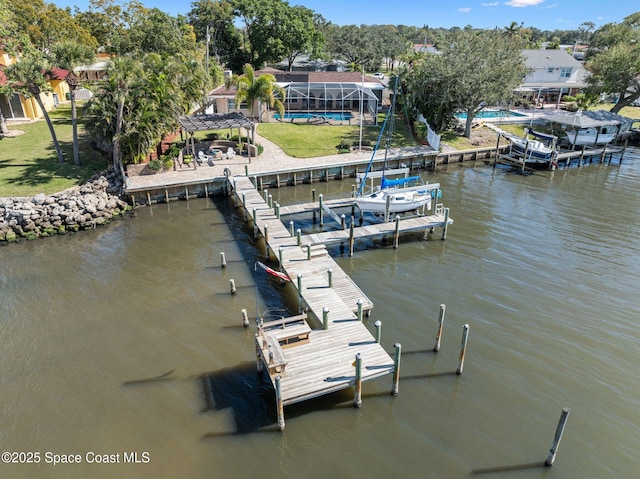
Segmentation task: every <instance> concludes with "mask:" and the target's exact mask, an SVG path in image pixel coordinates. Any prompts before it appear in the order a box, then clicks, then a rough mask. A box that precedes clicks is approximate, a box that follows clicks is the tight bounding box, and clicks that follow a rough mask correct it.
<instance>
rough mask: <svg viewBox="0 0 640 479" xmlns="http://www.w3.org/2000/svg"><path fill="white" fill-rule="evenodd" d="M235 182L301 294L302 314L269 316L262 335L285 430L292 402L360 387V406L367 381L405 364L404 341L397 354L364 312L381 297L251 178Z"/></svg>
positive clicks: (264, 362)
mask: <svg viewBox="0 0 640 479" xmlns="http://www.w3.org/2000/svg"><path fill="white" fill-rule="evenodd" d="M230 182H231V183H232V185H233V191H234V196H235V199H236V201H237V205H238V207H241V208H243V209H244V212H245V217H246V218H247V220H250V221H252V223H253V227H254V234H255V235H256V236H257V235H262V236H264V239H265V243H266V245H267V248H268V252H269V253H270V254H273V256H275V257H276V258H278V263H279V269H280V271H281V272H284V273H286V274H287V275H288V276H289V278H291V282H292V284H293V285H294V287H295V288H296V290H297V292H298V297H299V309H300V314H299V315H298V316H294V317H291V318H282V319H281V320H276V321H272V322H264V323H261V324H260V325H259V326H258V331H257V332H256V336H255V345H256V361H257V368H258V370H259V371H262V372H263V373H264V372H266V373H267V374H268V375H269V378H270V380H271V383H272V385H273V387H274V389H275V391H276V402H277V411H278V426H279V427H280V429H281V430H282V429H284V410H283V408H284V406H286V405H290V404H295V403H297V402H301V401H305V400H308V399H312V398H315V397H318V396H322V395H325V394H329V393H332V392H335V391H339V390H342V389H346V388H349V387H352V386H355V390H356V393H355V397H354V405H356V406H359V405H360V403H361V396H360V394H361V393H360V391H361V384H362V382H364V381H369V380H372V379H376V378H379V377H382V376H385V375H388V374H394V373H396V372H397V371H398V367H397V365H398V361H399V350H400V345H396V357H395V358H392V357H391V356H390V355H389V354H388V353H387V352H386V351H385V350H384V348H383V347H382V346H381V345H380V344H379V343H378V342H377V341H376V338H374V337H373V336H372V335H371V333H370V332H369V330H368V329H367V328H366V326H365V325H364V323H363V316H364V315H365V314H366V313H368V312H369V311H371V309H372V308H373V303H372V302H371V300H370V299H369V298H367V297H366V295H365V294H364V293H363V292H362V290H360V288H358V286H357V285H356V284H355V283H354V282H353V280H352V279H351V278H350V277H349V276H348V275H347V274H346V272H344V271H343V270H342V269H341V268H340V267H339V266H338V264H337V263H336V262H335V261H334V260H333V258H331V256H330V255H329V254H328V252H327V250H326V248H325V247H324V245H321V244H319V246H316V247H314V248H311V247H310V246H307V245H306V244H305V246H301V245H300V244H299V241H298V238H297V237H295V236H292V235H291V232H290V231H289V230H288V229H287V228H286V227H285V225H284V224H283V223H282V220H281V219H280V218H278V215H276V214H275V212H274V208H273V207H272V206H270V205H269V204H268V200H265V197H264V196H266V194H265V195H264V196H263V195H261V194H260V192H259V191H258V190H256V188H255V186H254V185H253V183H252V182H251V181H250V179H249V178H247V177H246V176H237V177H233V178H230ZM394 388H395V391H396V392H397V374H394V386H393V388H392V392H393V390H394Z"/></svg>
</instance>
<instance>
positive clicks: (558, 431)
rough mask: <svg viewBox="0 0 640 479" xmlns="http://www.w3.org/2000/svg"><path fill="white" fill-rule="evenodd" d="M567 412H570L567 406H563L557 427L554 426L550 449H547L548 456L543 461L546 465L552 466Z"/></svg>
mask: <svg viewBox="0 0 640 479" xmlns="http://www.w3.org/2000/svg"><path fill="white" fill-rule="evenodd" d="M569 412H571V411H570V410H569V408H566V407H565V408H563V409H562V413H561V414H560V420H559V421H558V427H556V434H555V436H554V437H553V444H552V445H551V449H550V450H549V456H548V457H547V460H546V461H544V465H545V466H547V467H551V466H553V462H554V461H555V460H556V453H557V452H558V446H560V439H562V434H563V433H564V428H565V426H566V425H567V418H568V417H569Z"/></svg>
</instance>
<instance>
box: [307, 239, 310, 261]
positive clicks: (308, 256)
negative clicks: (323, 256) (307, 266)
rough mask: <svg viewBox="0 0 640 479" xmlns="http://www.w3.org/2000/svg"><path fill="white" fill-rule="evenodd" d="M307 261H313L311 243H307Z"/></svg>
mask: <svg viewBox="0 0 640 479" xmlns="http://www.w3.org/2000/svg"><path fill="white" fill-rule="evenodd" d="M307 261H311V243H307Z"/></svg>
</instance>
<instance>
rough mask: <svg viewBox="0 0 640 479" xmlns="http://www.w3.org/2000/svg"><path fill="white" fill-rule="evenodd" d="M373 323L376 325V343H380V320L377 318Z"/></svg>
mask: <svg viewBox="0 0 640 479" xmlns="http://www.w3.org/2000/svg"><path fill="white" fill-rule="evenodd" d="M373 325H374V326H375V327H376V343H378V344H380V340H381V339H382V321H380V320H377V321H376V322H375V323H373Z"/></svg>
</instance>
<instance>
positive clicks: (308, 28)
mask: <svg viewBox="0 0 640 479" xmlns="http://www.w3.org/2000/svg"><path fill="white" fill-rule="evenodd" d="M287 10H288V12H287V13H286V14H285V15H284V18H281V22H280V24H279V28H278V30H279V32H280V33H279V35H280V40H281V41H282V48H283V51H284V56H285V57H286V59H287V63H288V65H289V71H291V67H292V66H293V62H294V61H295V60H296V58H297V57H298V55H300V54H301V53H305V52H309V51H318V50H319V46H320V45H321V44H322V42H323V40H322V34H321V33H320V31H319V30H317V29H316V26H315V23H314V15H313V11H311V10H309V9H308V8H305V7H301V6H295V7H291V8H288V9H287Z"/></svg>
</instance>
